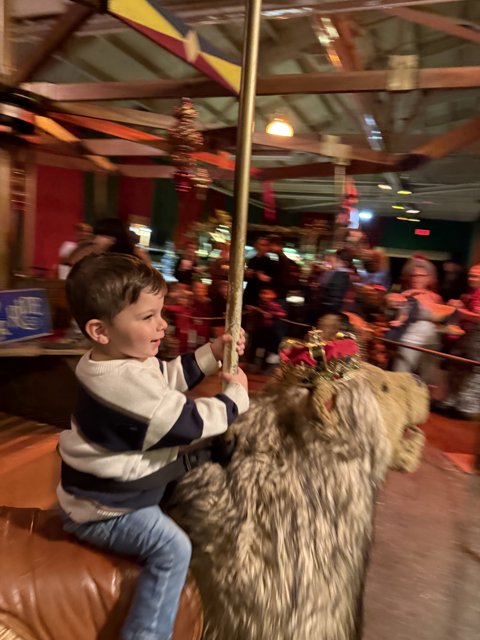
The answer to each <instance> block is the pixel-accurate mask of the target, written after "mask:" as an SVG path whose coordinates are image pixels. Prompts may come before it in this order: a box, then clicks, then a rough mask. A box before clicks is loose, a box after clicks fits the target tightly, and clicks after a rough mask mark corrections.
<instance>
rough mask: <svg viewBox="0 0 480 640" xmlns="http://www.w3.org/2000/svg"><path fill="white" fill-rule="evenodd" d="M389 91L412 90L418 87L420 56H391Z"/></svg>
mask: <svg viewBox="0 0 480 640" xmlns="http://www.w3.org/2000/svg"><path fill="white" fill-rule="evenodd" d="M388 67H389V72H388V76H387V91H412V90H413V89H416V88H417V87H418V56H416V55H409V56H389V58H388Z"/></svg>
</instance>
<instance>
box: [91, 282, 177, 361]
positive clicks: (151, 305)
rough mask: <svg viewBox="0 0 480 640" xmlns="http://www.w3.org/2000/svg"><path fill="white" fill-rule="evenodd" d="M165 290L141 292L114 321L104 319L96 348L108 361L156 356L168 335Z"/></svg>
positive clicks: (95, 340)
mask: <svg viewBox="0 0 480 640" xmlns="http://www.w3.org/2000/svg"><path fill="white" fill-rule="evenodd" d="M163 302H164V296H163V292H159V293H151V292H149V291H142V293H141V294H140V297H139V298H138V300H137V302H135V303H133V304H130V305H128V306H127V307H125V309H123V310H122V311H120V313H119V314H117V315H116V316H115V317H114V318H113V320H112V322H103V323H102V324H103V333H102V335H101V336H100V335H99V336H98V337H97V339H94V343H95V346H94V351H95V352H98V353H99V354H100V355H101V356H102V357H105V359H108V360H117V359H124V358H136V359H137V360H145V359H146V358H150V357H151V356H156V355H157V353H158V348H159V347H160V342H161V340H162V339H163V338H164V336H165V330H166V328H167V322H166V321H165V320H164V319H163V317H162V310H163Z"/></svg>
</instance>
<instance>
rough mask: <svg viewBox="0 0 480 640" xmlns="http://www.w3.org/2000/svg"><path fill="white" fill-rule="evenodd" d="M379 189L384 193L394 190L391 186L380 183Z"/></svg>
mask: <svg viewBox="0 0 480 640" xmlns="http://www.w3.org/2000/svg"><path fill="white" fill-rule="evenodd" d="M377 187H378V188H379V189H383V190H384V191H391V190H392V187H391V186H390V185H389V184H385V183H383V182H382V183H380V184H377Z"/></svg>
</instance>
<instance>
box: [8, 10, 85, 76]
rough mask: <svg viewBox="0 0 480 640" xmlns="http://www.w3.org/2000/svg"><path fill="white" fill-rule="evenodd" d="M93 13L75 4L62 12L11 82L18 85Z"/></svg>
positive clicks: (31, 74)
mask: <svg viewBox="0 0 480 640" xmlns="http://www.w3.org/2000/svg"><path fill="white" fill-rule="evenodd" d="M92 14H93V9H92V8H89V7H84V6H81V5H78V4H75V5H73V6H71V7H69V8H68V9H67V10H66V11H65V13H63V14H62V15H61V16H60V17H59V18H58V20H57V22H56V24H55V25H54V26H53V28H52V30H51V31H50V33H49V34H48V35H47V37H46V38H44V39H43V40H42V41H41V43H40V44H39V45H38V47H37V48H36V49H35V51H34V52H33V53H32V54H30V55H29V57H28V59H27V60H26V62H25V63H24V64H23V65H22V66H21V67H20V68H19V69H17V71H15V72H14V73H13V76H12V79H11V83H12V84H13V85H14V86H18V85H19V84H21V83H22V82H25V81H26V80H28V79H29V78H31V77H32V76H33V74H34V73H35V72H36V71H38V69H39V68H40V67H41V66H42V65H43V64H44V63H45V62H46V61H47V60H48V58H49V57H50V56H51V55H52V53H54V52H55V51H56V50H57V49H59V48H60V47H61V46H62V45H63V44H64V42H66V40H68V38H69V37H70V36H71V35H72V33H74V32H75V31H76V30H77V29H78V28H79V27H81V26H82V24H84V22H86V21H87V20H88V18H90V16H91V15H92Z"/></svg>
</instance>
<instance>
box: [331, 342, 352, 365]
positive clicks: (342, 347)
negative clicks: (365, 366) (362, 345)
mask: <svg viewBox="0 0 480 640" xmlns="http://www.w3.org/2000/svg"><path fill="white" fill-rule="evenodd" d="M324 350H325V358H326V360H327V362H328V361H329V360H333V359H338V358H347V357H348V356H355V355H357V354H358V346H357V343H356V342H355V340H332V342H327V344H326V345H325V347H324Z"/></svg>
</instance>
